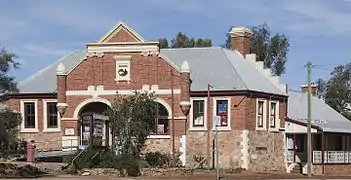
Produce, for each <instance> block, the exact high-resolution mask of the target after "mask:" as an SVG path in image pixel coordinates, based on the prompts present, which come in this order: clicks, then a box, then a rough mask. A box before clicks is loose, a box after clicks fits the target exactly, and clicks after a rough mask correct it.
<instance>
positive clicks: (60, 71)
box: [56, 62, 66, 76]
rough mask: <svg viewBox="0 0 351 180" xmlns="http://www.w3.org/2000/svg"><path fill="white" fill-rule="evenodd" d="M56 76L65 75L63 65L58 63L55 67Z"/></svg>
mask: <svg viewBox="0 0 351 180" xmlns="http://www.w3.org/2000/svg"><path fill="white" fill-rule="evenodd" d="M56 75H61V76H63V75H66V67H65V65H63V63H62V62H60V64H59V65H57V68H56Z"/></svg>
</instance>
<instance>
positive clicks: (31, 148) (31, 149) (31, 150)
mask: <svg viewBox="0 0 351 180" xmlns="http://www.w3.org/2000/svg"><path fill="white" fill-rule="evenodd" d="M34 154H35V145H34V141H33V140H31V141H28V142H27V162H33V161H34Z"/></svg>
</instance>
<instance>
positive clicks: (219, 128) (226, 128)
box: [212, 127, 232, 131]
mask: <svg viewBox="0 0 351 180" xmlns="http://www.w3.org/2000/svg"><path fill="white" fill-rule="evenodd" d="M217 130H218V131H231V130H232V128H230V127H217ZM212 131H216V128H213V129H212Z"/></svg>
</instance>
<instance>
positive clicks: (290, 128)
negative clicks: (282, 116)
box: [285, 122, 318, 133]
mask: <svg viewBox="0 0 351 180" xmlns="http://www.w3.org/2000/svg"><path fill="white" fill-rule="evenodd" d="M306 132H307V127H306V126H302V125H300V124H295V123H293V122H285V133H306ZM311 132H318V130H317V129H315V128H311Z"/></svg>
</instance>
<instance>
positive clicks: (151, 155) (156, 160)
mask: <svg viewBox="0 0 351 180" xmlns="http://www.w3.org/2000/svg"><path fill="white" fill-rule="evenodd" d="M179 156H180V154H179V153H177V154H176V155H175V157H176V161H175V166H176V167H180V166H182V163H181V161H180V159H179ZM145 160H146V161H147V163H148V164H149V165H150V166H151V167H157V168H168V167H172V163H173V162H172V154H168V153H161V152H148V153H146V154H145Z"/></svg>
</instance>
